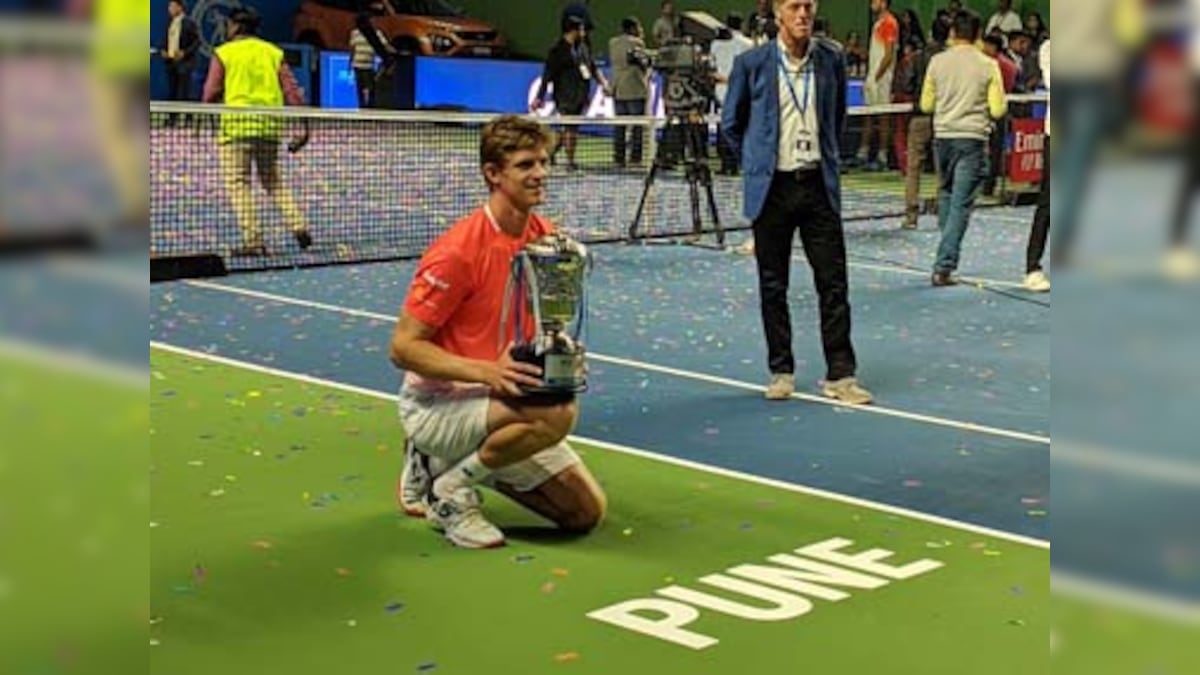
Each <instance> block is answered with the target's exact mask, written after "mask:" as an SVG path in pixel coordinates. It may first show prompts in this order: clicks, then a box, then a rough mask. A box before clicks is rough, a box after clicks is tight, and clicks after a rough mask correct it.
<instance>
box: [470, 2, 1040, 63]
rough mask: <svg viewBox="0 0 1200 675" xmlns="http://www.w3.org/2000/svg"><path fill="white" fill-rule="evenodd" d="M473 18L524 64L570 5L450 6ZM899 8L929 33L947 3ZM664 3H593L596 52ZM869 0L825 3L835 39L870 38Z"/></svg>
mask: <svg viewBox="0 0 1200 675" xmlns="http://www.w3.org/2000/svg"><path fill="white" fill-rule="evenodd" d="M451 1H452V2H453V3H454V4H456V5H458V6H459V7H461V8H462V9H463V11H465V12H466V13H467V14H468V15H470V16H475V17H478V18H480V19H484V20H486V21H488V22H490V23H492V24H495V25H496V26H498V27H499V28H500V29H501V30H502V31H503V32H504V34H505V35H506V36H507V37H508V40H509V44H510V45H511V47H512V50H513V53H514V55H516V56H518V57H523V58H532V59H539V60H540V59H542V58H543V57H544V56H545V54H546V52H547V51H548V50H549V49H550V45H551V44H553V43H554V41H555V40H556V39H558V19H559V16H560V14H561V12H562V8H563V7H565V6H566V5H567V4H568V3H567V2H566V0H549V1H544V0H451ZM892 4H893V5H894V7H895V8H896V9H897V10H902V9H905V8H907V7H915V8H917V9H918V11H920V13H921V21H922V23H923V24H924V26H925V29H926V30H929V22H930V21H931V20H932V18H933V14H934V11H935V9H936V8H937V7H944V6H945V5H946V4H947V0H894V1H893V3H892ZM965 4H966V5H967V6H968V7H972V8H974V9H976V11H978V12H979V13H980V14H983V15H984V18H985V19H986V18H987V16H989V15H991V13H992V12H993V11H994V7H995V4H994V2H993V0H966V2H965ZM659 5H660V0H592V3H591V9H592V17H593V19H594V20H595V22H596V35H595V36H594V37H593V44H595V45H596V47H597V51H599V52H601V53H603V52H604V51H605V50H606V45H607V44H608V39H609V38H610V37H612V36H613V35H616V34H617V33H618V32H619V31H620V29H621V19H622V18H624V17H626V16H629V15H631V14H632V15H634V16H637V17H638V18H639V19H641V21H642V25H643V26H645V28H646V32H647V33H649V32H650V28H651V26H653V25H654V19H655V18H657V17H658V12H659ZM1014 5H1015V6H1016V8H1017V11H1019V12H1022V14H1024V11H1025V10H1026V9H1029V10H1039V11H1041V12H1042V16H1043V17H1045V19H1046V21H1047V22H1049V21H1050V0H1016V1H1015V2H1014ZM675 6H676V8H677V9H679V10H689V9H699V10H703V11H706V12H708V13H709V14H712V15H713V16H715V17H717V18H724V17H725V15H726V14H728V13H729V12H731V11H737V12H740V13H741V14H742V16H743V17H745V16H748V15H749V13H750V12H751V11H752V10H753V9H754V0H695V1H693V2H689V1H688V0H676V2H675ZM869 6H870V3H869V2H868V0H824V2H822V3H821V6H820V14H821V16H823V17H825V18H826V19H828V20H829V21H830V22H831V25H832V27H833V32H834V35H835V37H837V38H838V39H839V40H840V39H843V38H845V36H846V33H848V32H849V31H850V30H857V31H859V32H860V33H865V32H866V30H867V24H868V21H869V18H868V7H869Z"/></svg>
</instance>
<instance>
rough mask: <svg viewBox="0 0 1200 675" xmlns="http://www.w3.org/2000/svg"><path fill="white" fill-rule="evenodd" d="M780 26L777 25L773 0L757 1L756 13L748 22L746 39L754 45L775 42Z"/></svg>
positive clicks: (751, 14)
mask: <svg viewBox="0 0 1200 675" xmlns="http://www.w3.org/2000/svg"><path fill="white" fill-rule="evenodd" d="M778 31H779V26H778V25H777V24H776V23H775V9H774V7H773V5H772V1H771V0H755V3H754V11H753V12H750V18H749V19H747V22H746V37H748V38H750V39H751V40H752V41H753V42H754V44H756V45H758V44H762V43H764V42H766V41H767V40H774V39H775V35H776V33H778Z"/></svg>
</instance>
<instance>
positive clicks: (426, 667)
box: [417, 661, 437, 673]
mask: <svg viewBox="0 0 1200 675" xmlns="http://www.w3.org/2000/svg"><path fill="white" fill-rule="evenodd" d="M434 670H437V664H436V663H434V662H433V661H426V662H425V663H422V664H420V665H418V666H417V672H418V673H428V672H431V671H434Z"/></svg>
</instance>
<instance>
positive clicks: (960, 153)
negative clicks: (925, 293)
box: [921, 11, 1008, 286]
mask: <svg viewBox="0 0 1200 675" xmlns="http://www.w3.org/2000/svg"><path fill="white" fill-rule="evenodd" d="M979 24H980V21H979V16H978V15H976V14H975V13H974V12H969V11H965V12H961V13H959V14H958V15H957V16H956V17H955V19H954V31H953V33H952V35H951V37H952V41H951V46H950V47H949V48H948V49H946V51H944V52H942V53H941V54H938V55H937V56H935V57H933V59H932V60H931V61H930V62H929V70H928V72H927V73H926V75H925V83H924V84H923V85H922V88H921V110H922V111H923V112H925V113H927V114H932V115H933V128H934V137H935V138H936V139H937V140H936V141H935V150H936V152H935V156H936V157H937V163H938V173H939V176H940V177H939V179H938V182H939V184H940V186H939V187H940V189H939V195H938V229H939V230H941V233H942V239H941V243H940V244H939V245H938V252H937V258H936V260H935V262H934V266H933V276H932V277H931V282H932V284H933V285H934V286H952V285H954V284H956V283H957V280H956V279H955V278H954V277H953V274H954V272H955V270H957V269H958V259H959V252H960V250H961V249H962V240H963V237H964V236H965V235H966V233H967V226H968V225H969V224H970V220H971V211H972V210H973V209H974V207H975V200H976V198H977V197H978V195H979V188H980V184H981V183H982V181H983V176H984V169H985V165H986V158H985V155H984V152H985V146H986V144H987V141H988V138H989V137H990V135H991V131H992V126H993V123H992V121H993V120H998V119H1000V118H1002V117H1003V116H1004V115H1005V113H1006V112H1007V111H1008V102H1007V99H1006V97H1005V94H1004V84H1003V82H1002V78H1001V76H1000V67H999V65H997V63H996V61H995V60H994V59H990V58H988V57H987V56H985V55H984V54H981V53H980V52H979V49H978V48H977V47H976V46H975V41H976V40H978V39H979Z"/></svg>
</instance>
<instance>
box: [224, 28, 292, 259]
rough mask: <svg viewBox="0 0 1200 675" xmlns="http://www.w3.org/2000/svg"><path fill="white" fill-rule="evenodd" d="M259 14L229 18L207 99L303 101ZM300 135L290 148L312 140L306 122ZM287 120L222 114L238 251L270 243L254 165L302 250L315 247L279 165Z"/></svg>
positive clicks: (234, 104) (268, 103)
mask: <svg viewBox="0 0 1200 675" xmlns="http://www.w3.org/2000/svg"><path fill="white" fill-rule="evenodd" d="M258 24H259V16H258V13H257V12H256V11H254V10H253V9H238V10H235V11H234V12H233V13H232V14H230V16H229V25H228V27H227V30H226V36H227V37H228V41H227V42H225V44H223V45H221V46H219V47H217V48H216V49H214V50H213V58H212V60H211V61H210V65H209V70H208V78H207V79H206V80H205V83H204V97H203V100H204V102H205V103H218V102H220V101H221V98H222V94H223V95H224V101H225V105H226V106H227V107H230V108H250V107H253V108H273V107H282V106H283V104H284V102H286V103H287V104H288V105H293V106H299V105H303V104H304V99H303V94H302V93H301V91H300V86H299V85H298V84H296V78H295V76H294V75H293V74H292V70H291V68H289V67H288V65H287V63H286V62H284V60H283V50H282V49H280V48H279V47H277V46H275V45H273V44H271V43H270V42H267V41H266V40H263V39H261V38H259V37H258V36H257V31H258ZM303 123H304V125H305V126H304V130H303V132H302V134H301V136H300V137H299V138H298V139H296V140H294V141H292V142H291V143H290V144H289V146H288V149H289V150H291V151H292V152H295V151H296V150H298V149H299V148H300V147H303V146H304V144H306V143H307V142H308V133H309V132H308V126H307V120H303ZM282 134H283V118H282V117H281V116H274V115H269V114H262V113H227V114H224V115H221V123H220V131H219V133H218V137H217V144H218V146H219V148H220V159H221V172H222V174H223V175H224V178H225V188H226V190H227V191H228V192H229V196H230V200H231V201H232V202H233V209H234V212H235V213H236V214H237V220H238V225H239V226H240V227H241V230H242V243H243V245H242V246H241V247H240V248H236V249H234V251H233V253H234V254H235V255H250V256H262V255H266V254H267V247H266V242H265V240H264V239H263V233H262V230H261V228H260V226H259V222H258V214H257V213H256V211H255V205H254V193H253V191H252V189H251V172H252V168H254V167H257V169H258V178H259V181H260V182H261V183H262V186H263V189H265V190H266V191H267V194H268V195H270V197H271V199H272V200H274V202H275V205H276V206H277V207H278V208H279V210H280V211H281V212H282V213H283V217H284V221H285V222H286V223H287V226H288V229H290V230H291V231H292V235H293V236H294V237H295V238H296V243H297V244H299V245H300V248H301V249H306V248H308V247H309V246H311V245H312V235H311V234H309V231H308V225H307V224H306V223H305V221H304V215H303V214H302V213H301V212H300V208H299V207H298V206H296V200H295V198H294V197H293V196H292V191H291V189H290V188H288V187H287V185H285V184H284V182H283V176H282V172H281V170H280V167H279V144H280V140H281V138H280V137H281V136H282Z"/></svg>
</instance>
